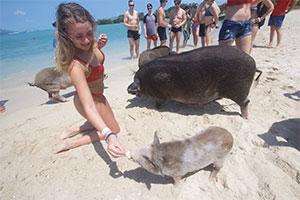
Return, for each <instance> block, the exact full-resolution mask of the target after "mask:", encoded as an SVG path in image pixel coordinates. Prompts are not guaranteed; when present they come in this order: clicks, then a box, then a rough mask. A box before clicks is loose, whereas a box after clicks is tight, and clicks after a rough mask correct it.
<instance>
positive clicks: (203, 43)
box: [201, 36, 205, 47]
mask: <svg viewBox="0 0 300 200" xmlns="http://www.w3.org/2000/svg"><path fill="white" fill-rule="evenodd" d="M201 45H202V47H205V36H204V37H201Z"/></svg>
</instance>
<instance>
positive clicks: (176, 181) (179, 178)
mask: <svg viewBox="0 0 300 200" xmlns="http://www.w3.org/2000/svg"><path fill="white" fill-rule="evenodd" d="M173 179H174V187H177V186H179V184H180V181H181V176H176V177H173Z"/></svg>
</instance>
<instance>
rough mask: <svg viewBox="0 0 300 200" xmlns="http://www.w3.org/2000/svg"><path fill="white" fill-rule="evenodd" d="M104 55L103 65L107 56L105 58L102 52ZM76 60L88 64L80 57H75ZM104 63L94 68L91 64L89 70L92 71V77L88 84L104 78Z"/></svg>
mask: <svg viewBox="0 0 300 200" xmlns="http://www.w3.org/2000/svg"><path fill="white" fill-rule="evenodd" d="M100 52H101V53H102V56H103V63H104V60H105V56H104V53H103V52H102V51H100ZM75 59H76V60H78V61H80V62H83V63H84V64H87V62H86V61H84V60H82V59H80V58H78V57H75ZM103 63H102V64H101V65H99V66H95V67H94V66H92V65H90V64H89V68H90V69H91V73H90V75H89V76H88V77H87V78H86V80H87V82H91V81H95V80H97V79H98V78H100V77H101V76H103V72H104V66H103Z"/></svg>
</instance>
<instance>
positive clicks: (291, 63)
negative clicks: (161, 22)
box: [0, 10, 300, 200]
mask: <svg viewBox="0 0 300 200" xmlns="http://www.w3.org/2000/svg"><path fill="white" fill-rule="evenodd" d="M299 16H300V10H293V11H291V12H290V13H289V14H288V15H287V16H286V19H285V21H284V25H283V28H282V30H283V40H282V47H281V48H280V49H274V48H265V47H264V46H265V45H266V44H267V43H268V40H269V27H268V26H267V25H265V26H264V27H262V29H261V30H259V32H258V35H257V38H256V41H255V48H253V52H252V54H251V56H253V58H254V59H255V61H256V65H257V68H258V69H260V70H262V71H263V74H262V76H261V77H260V82H259V84H258V86H257V87H256V88H255V89H253V90H251V92H250V94H249V99H250V106H249V119H247V120H245V119H243V118H241V117H240V116H239V112H240V111H239V106H238V105H237V104H235V103H234V102H232V101H231V100H228V99H222V100H218V101H216V102H213V103H211V104H209V105H206V106H205V107H200V106H198V105H183V104H180V103H176V102H173V101H167V102H166V103H165V104H163V105H162V108H161V109H160V110H157V109H156V108H155V103H154V101H153V100H149V99H141V98H137V97H135V96H132V95H130V94H128V93H127V87H128V85H129V84H130V83H131V82H132V81H133V71H132V70H135V69H137V60H134V61H130V60H120V63H119V66H117V67H113V68H112V67H111V68H110V66H109V65H110V64H109V61H108V60H107V61H106V65H105V67H106V73H107V74H108V75H109V78H108V79H107V80H106V81H105V85H106V86H107V89H105V96H106V97H107V99H108V100H109V102H110V105H111V107H112V109H113V111H114V114H115V116H116V118H117V121H118V122H119V125H120V127H121V132H120V135H119V139H120V141H121V143H122V145H123V146H124V148H126V149H138V148H142V147H144V146H146V145H148V144H151V143H152V141H153V133H154V132H155V131H158V135H159V138H160V140H161V141H162V142H163V141H171V140H175V139H182V138H184V137H187V136H190V135H192V134H193V133H196V132H198V131H200V130H202V129H204V128H206V127H209V126H220V127H223V128H226V129H227V130H229V131H230V132H231V133H232V135H233V137H234V145H233V149H232V151H231V153H230V154H229V155H228V156H227V159H226V161H225V163H224V167H223V168H222V169H221V170H220V172H219V174H218V182H210V181H209V173H210V171H209V170H207V169H204V170H200V171H198V172H196V173H194V174H192V175H190V176H188V177H186V178H184V179H183V180H182V183H181V185H180V186H179V187H178V188H174V187H173V182H172V180H170V179H166V178H164V177H161V176H158V175H154V174H151V173H149V172H147V171H145V170H144V169H142V168H140V167H139V166H138V165H137V164H135V163H133V162H132V161H129V160H128V159H127V158H126V157H124V158H118V159H115V158H112V157H110V156H109V155H108V154H107V153H106V151H105V149H106V144H105V142H97V143H94V144H90V145H85V146H82V147H79V148H76V149H72V150H70V151H67V152H63V153H59V154H53V149H54V148H55V146H56V145H57V144H59V142H60V141H59V140H58V139H57V137H58V136H59V135H60V133H62V132H64V131H65V130H66V128H68V127H75V126H78V125H81V124H82V123H83V122H84V121H85V120H84V119H83V118H82V117H81V116H80V115H79V114H78V113H77V111H76V109H75V108H74V105H73V101H72V99H73V97H72V92H73V91H74V88H69V89H67V90H63V91H61V94H63V95H65V96H66V97H67V98H68V99H69V101H68V102H67V103H53V102H49V101H48V96H47V94H46V93H45V92H44V91H42V90H40V89H37V88H32V87H29V86H28V85H27V84H26V83H25V82H26V81H32V80H33V78H34V75H35V74H32V73H31V74H26V75H24V76H23V77H22V78H18V79H17V80H15V81H9V82H4V81H2V82H1V85H2V90H1V95H2V97H5V98H6V99H8V100H9V101H8V102H7V103H6V104H5V106H6V112H5V113H1V114H0V126H1V127H0V142H1V145H0V172H1V173H0V199H3V200H5V199H6V200H10V199H36V200H40V199H45V200H48V199H49V200H50V199H51V200H53V199H70V200H71V199H72V200H76V199H78V200H79V199H105V200H108V199H116V200H122V199H124V200H127V199H143V200H150V199H151V200H156V199H157V200H158V199H160V200H161V199H170V200H171V199H188V200H199V199H201V200H225V199H228V200H229V199H233V200H248V199H249V200H252V199H261V200H269V199H270V200H274V199H276V200H299V199H300V141H299V140H300V139H299V138H300V133H299V130H300V128H299V127H300V60H299V52H300V42H299V41H300V34H299V32H300V26H299ZM275 41H276V40H275ZM189 49H192V47H188V48H186V49H185V50H189Z"/></svg>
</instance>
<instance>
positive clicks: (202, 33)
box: [199, 24, 205, 37]
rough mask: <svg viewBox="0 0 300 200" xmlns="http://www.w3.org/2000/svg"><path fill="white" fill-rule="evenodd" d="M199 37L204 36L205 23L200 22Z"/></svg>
mask: <svg viewBox="0 0 300 200" xmlns="http://www.w3.org/2000/svg"><path fill="white" fill-rule="evenodd" d="M199 37H205V24H200V28H199Z"/></svg>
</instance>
